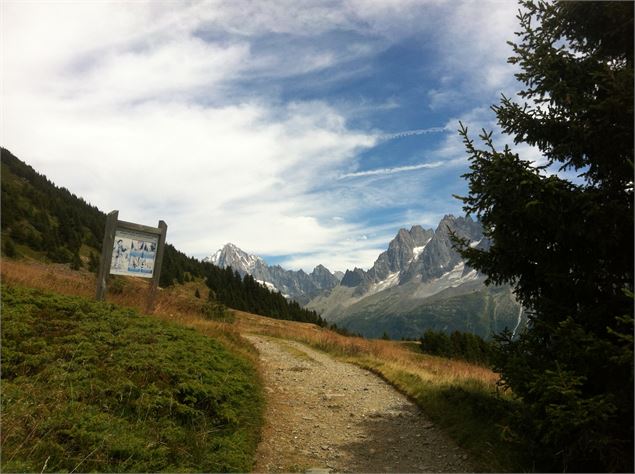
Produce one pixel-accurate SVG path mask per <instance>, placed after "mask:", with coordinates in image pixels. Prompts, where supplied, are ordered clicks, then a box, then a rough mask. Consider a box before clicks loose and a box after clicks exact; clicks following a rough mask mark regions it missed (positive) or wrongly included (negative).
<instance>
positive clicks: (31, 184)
mask: <svg viewBox="0 0 635 474" xmlns="http://www.w3.org/2000/svg"><path fill="white" fill-rule="evenodd" d="M0 154H1V159H2V213H1V216H2V220H1V229H2V253H3V255H5V256H7V257H11V258H20V257H29V258H34V259H37V260H42V261H46V262H54V263H67V264H69V265H70V266H71V268H74V269H76V270H77V269H80V268H82V267H87V268H88V269H89V270H91V271H93V272H94V271H96V270H97V266H98V262H99V257H98V255H99V252H100V249H101V242H102V240H103V235H104V227H105V223H106V215H105V213H104V212H102V211H100V210H99V209H98V208H97V207H96V206H93V205H91V204H89V203H88V202H86V201H85V200H84V199H83V198H81V197H78V196H76V195H75V194H73V193H71V192H70V191H69V190H68V189H66V188H63V187H58V186H56V185H55V184H54V183H52V182H51V181H50V180H49V179H48V178H47V177H46V176H44V175H42V174H40V173H38V172H37V171H35V170H34V169H33V168H32V167H31V166H29V165H28V164H26V163H24V162H23V161H21V160H20V159H18V158H17V157H16V156H15V155H13V154H12V153H11V152H10V151H9V150H7V149H6V148H1V149H0ZM194 278H202V279H205V281H206V284H207V285H208V286H209V287H210V289H211V290H212V295H213V296H214V297H215V299H216V301H218V302H219V303H221V304H223V305H226V306H229V307H231V308H234V309H238V310H242V311H248V312H253V313H257V314H261V315H263V316H269V317H273V318H278V319H286V320H296V321H303V322H310V323H315V324H319V325H321V326H323V325H324V324H325V323H324V321H323V320H322V318H320V317H319V316H318V315H317V313H315V312H314V311H309V310H306V309H304V308H302V307H301V306H300V305H299V304H298V303H297V302H295V301H292V300H287V299H286V298H285V297H284V296H282V295H281V294H280V293H278V292H272V291H270V290H269V289H267V288H265V287H264V286H262V285H260V284H258V283H257V282H256V281H255V280H254V279H253V277H251V276H250V275H246V276H245V277H244V278H242V277H241V276H240V275H239V274H238V273H237V272H234V271H233V270H232V269H231V268H226V269H221V268H218V267H216V266H215V265H213V264H211V263H207V262H201V261H200V260H197V259H196V258H193V257H188V256H187V255H185V254H184V253H183V252H181V251H179V250H177V249H176V248H175V247H174V246H173V245H171V244H167V245H166V246H165V253H164V256H163V265H162V268H161V276H160V280H159V284H160V285H161V286H162V287H164V288H165V287H168V286H171V285H174V284H183V283H185V282H188V281H191V280H192V279H194Z"/></svg>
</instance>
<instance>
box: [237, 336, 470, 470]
mask: <svg viewBox="0 0 635 474" xmlns="http://www.w3.org/2000/svg"><path fill="white" fill-rule="evenodd" d="M246 337H247V338H248V339H249V340H250V341H251V342H252V343H253V344H254V345H255V346H256V348H257V349H258V351H259V353H260V360H261V364H262V371H263V378H264V383H265V391H266V396H267V408H266V411H265V426H264V428H263V439H262V441H261V443H260V445H259V446H258V452H257V455H256V466H255V469H254V470H255V472H316V473H317V472H470V471H473V467H472V464H471V463H470V461H469V457H468V456H467V455H466V454H465V452H463V451H462V450H460V449H459V448H458V447H457V446H456V445H455V444H454V443H453V442H452V441H451V440H450V439H449V438H448V437H447V436H445V435H444V434H443V433H441V432H440V431H439V430H437V429H436V428H435V427H434V425H433V424H432V423H431V422H430V421H429V420H428V419H427V418H426V417H425V415H424V414H423V413H422V412H421V410H420V409H419V408H418V407H417V406H416V405H414V404H413V403H412V402H411V401H410V400H408V398H406V397H405V396H404V395H402V394H401V393H399V392H398V391H397V390H395V389H394V388H393V387H391V386H390V385H389V384H387V383H386V382H384V381H383V380H382V379H381V378H379V377H378V376H376V375H374V374H372V373H371V372H368V371H366V370H364V369H361V368H359V367H357V366H354V365H352V364H348V363H344V362H339V361H336V360H334V359H333V358H331V357H330V356H328V355H326V354H324V353H322V352H319V351H316V350H314V349H311V348H310V347H308V346H306V345H304V344H301V343H298V342H295V341H288V340H282V339H273V338H270V337H262V336H255V335H248V336H246Z"/></svg>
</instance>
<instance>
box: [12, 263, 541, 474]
mask: <svg viewBox="0 0 635 474" xmlns="http://www.w3.org/2000/svg"><path fill="white" fill-rule="evenodd" d="M0 270H1V272H2V281H3V282H4V284H5V285H9V286H11V287H25V286H28V287H31V288H36V289H38V290H37V291H36V293H35V294H36V295H40V294H50V292H55V293H63V294H67V295H83V296H84V297H87V298H92V294H93V281H94V277H93V276H92V275H91V274H90V273H88V272H87V271H86V270H79V271H78V270H72V269H70V268H69V267H68V266H67V265H62V264H42V263H38V262H33V261H26V260H22V261H15V260H4V261H3V265H2V267H1V268H0ZM200 283H201V282H200V281H198V282H197V281H192V282H186V283H185V284H184V285H173V286H171V287H169V288H166V289H164V290H162V291H160V292H159V293H158V295H157V303H156V311H155V314H154V315H153V317H152V319H153V320H162V321H166V322H169V323H170V325H174V324H178V325H180V326H185V327H188V328H193V329H195V330H196V332H197V333H200V334H203V335H205V336H208V337H210V338H212V339H213V340H214V341H217V342H220V343H221V344H222V345H223V347H225V348H227V350H228V351H229V352H230V353H231V354H233V355H234V356H235V355H237V356H238V357H239V358H240V359H242V360H247V361H252V363H254V364H255V363H257V361H256V360H255V350H254V348H253V347H251V346H250V345H249V344H248V343H246V341H245V339H244V337H243V335H249V334H259V335H264V336H267V337H274V338H277V339H282V340H283V341H284V340H291V341H298V342H302V343H304V344H308V345H310V346H312V347H314V348H316V349H319V350H320V351H321V352H323V353H327V354H329V355H330V357H335V358H337V359H340V360H342V361H346V362H352V363H355V364H357V365H359V366H361V367H363V368H366V369H370V370H372V371H374V372H377V373H378V374H380V375H381V376H382V377H383V378H384V379H385V380H387V381H389V382H390V383H391V384H393V385H395V386H397V387H399V389H400V390H401V391H403V392H404V393H406V394H408V395H409V396H410V397H412V399H413V400H415V401H416V403H417V405H418V406H419V407H420V408H421V409H422V410H424V411H425V413H426V415H427V416H429V417H430V418H431V419H432V421H433V423H434V425H435V426H437V427H439V428H440V429H441V430H442V431H443V432H444V433H445V434H446V435H448V436H450V437H451V438H452V439H453V442H456V443H457V444H458V445H459V446H460V447H461V448H462V449H465V450H467V452H468V455H469V457H470V459H471V460H472V461H473V462H474V463H475V465H476V466H477V467H476V469H477V470H478V471H494V472H504V471H523V470H526V469H529V468H530V467H531V465H530V464H529V463H528V462H529V461H527V460H523V459H522V454H523V445H522V444H518V445H516V444H515V443H511V442H510V441H509V440H506V439H503V438H501V430H500V426H506V425H507V424H508V416H509V413H510V410H513V406H514V402H513V400H512V399H511V398H510V397H509V396H508V395H509V394H504V393H498V392H497V391H496V380H497V376H496V374H495V373H493V372H492V371H491V370H490V369H488V368H487V367H484V366H481V365H474V364H469V363H466V362H464V361H461V360H451V359H447V358H442V357H434V356H429V355H427V354H424V353H423V352H422V351H421V350H420V349H419V346H418V344H416V343H412V342H410V343H399V342H396V341H385V340H367V339H363V338H359V337H345V336H343V335H341V334H337V333H335V332H333V331H331V330H329V329H327V328H322V327H319V326H316V325H314V324H309V323H302V322H295V321H283V320H278V319H272V318H267V317H262V316H258V315H255V314H250V313H245V312H242V311H231V312H230V313H231V315H232V316H233V317H232V318H223V319H222V320H220V321H219V320H216V319H214V318H210V317H209V316H208V315H207V314H206V312H205V311H204V306H205V302H206V299H207V298H206V297H207V295H206V290H205V289H204V288H201V287H200V286H199V285H200ZM140 285H143V282H140V281H139V279H132V280H125V281H124V285H123V286H121V287H120V289H119V291H118V292H117V293H115V294H113V295H112V297H111V303H109V304H105V305H97V304H96V303H92V302H90V301H88V300H82V301H86V302H87V303H86V306H87V307H90V306H91V305H97V306H99V307H103V308H107V309H108V311H115V312H119V311H121V313H122V314H124V315H132V314H134V311H132V310H131V309H123V308H135V309H136V310H139V309H141V308H142V307H143V302H142V301H140V300H139V298H138V291H139V290H140V288H141V286H140ZM196 289H200V293H201V298H197V297H196V296H195V295H194V293H195V290H196ZM28 291H31V290H28ZM60 298H61V297H60V296H53V295H50V298H49V297H48V296H47V299H48V300H49V301H50V300H53V301H56V300H57V299H60ZM61 299H62V300H63V299H64V298H61ZM74 301H75V300H74ZM82 304H84V303H82ZM114 305H116V306H114ZM42 306H43V305H42ZM80 307H81V306H80ZM34 309H36V310H37V308H34ZM72 314H73V310H72V309H70V308H69V311H68V315H72ZM136 317H137V316H135V318H136ZM143 319H144V320H146V321H150V320H151V319H148V318H143ZM115 332H116V327H115ZM102 336H104V337H105V335H104V334H99V333H98V334H97V335H96V337H99V338H102ZM100 340H101V339H100ZM141 341H146V339H145V338H142V339H141ZM22 342H23V343H28V340H23V341H22ZM283 346H284V347H288V349H287V350H288V351H290V353H291V354H294V355H295V357H296V359H297V358H299V359H300V360H299V361H298V362H293V363H292V364H291V366H290V367H289V369H288V370H289V373H288V374H287V373H284V374H282V373H280V371H279V370H277V369H276V365H275V363H274V362H272V361H270V360H268V359H267V358H266V357H265V358H264V359H263V360H261V361H260V363H259V365H260V367H261V370H265V368H266V370H267V371H269V372H271V371H273V374H274V377H275V379H276V381H277V380H279V377H280V376H282V375H284V377H285V380H288V381H289V383H292V384H299V385H298V386H297V387H292V386H287V385H286V384H285V385H284V386H283V385H281V384H280V382H279V381H277V382H276V384H275V385H274V386H272V387H269V388H268V389H266V390H265V395H266V397H267V399H268V405H267V406H268V407H269V406H270V403H278V402H275V401H274V402H272V400H271V399H272V397H274V394H273V392H272V390H274V391H275V392H276V393H277V392H279V394H280V395H282V396H283V398H281V399H280V398H278V399H279V400H280V405H279V406H280V407H284V409H285V410H291V409H292V410H300V412H299V413H300V414H299V415H298V418H297V419H296V418H294V419H293V420H294V421H293V423H288V424H280V422H281V413H279V412H275V411H274V413H273V414H272V415H270V416H269V415H267V416H268V419H267V420H266V423H265V427H266V426H271V424H273V425H274V426H276V427H277V428H278V431H276V432H271V431H268V429H267V428H265V429H264V431H263V439H264V441H263V442H265V443H268V444H271V443H284V442H288V441H290V440H293V439H294V436H298V430H303V429H305V428H306V427H309V428H310V427H313V428H312V429H311V430H312V431H315V427H314V425H312V424H310V423H309V422H307V419H308V418H310V417H311V416H312V415H311V411H312V410H313V406H314V405H306V406H305V405H303V404H301V403H299V402H298V400H296V399H290V398H289V393H290V391H291V390H300V391H306V390H307V387H305V386H304V385H303V384H301V383H300V382H298V381H301V380H302V378H301V377H299V376H300V375H302V376H304V375H309V374H310V372H307V374H304V369H303V368H301V366H300V365H299V364H302V362H301V361H306V360H307V359H306V356H305V355H302V352H299V351H297V350H295V349H293V348H292V347H291V346H290V345H289V344H286V343H283ZM71 347H72V346H71ZM67 349H68V348H67ZM84 349H85V348H84V347H82V348H81V350H84ZM135 351H136V349H135V348H131V351H130V353H131V354H132V355H134V354H136V352H135ZM77 353H78V354H79V352H77ZM230 357H233V356H230ZM324 357H326V355H324ZM105 362H109V361H108V360H106V361H105ZM175 362H178V361H175ZM271 364H273V366H269V365H271ZM106 365H107V364H106ZM263 365H264V366H266V367H263ZM146 367H150V366H146ZM278 368H279V367H278ZM160 373H161V372H160V371H159V372H156V371H155V372H148V374H149V375H151V376H152V377H154V375H156V374H160ZM232 377H233V375H232V373H230V372H226V373H225V375H224V380H231V379H232ZM73 380H74V379H73ZM42 382H44V381H42ZM252 383H253V386H254V387H258V386H260V380H259V379H254V380H253V382H252ZM312 383H317V381H316V380H314V381H312ZM3 384H4V381H3ZM344 387H346V385H345V384H339V385H338V390H343V389H344ZM364 388H365V387H362V388H361V390H362V392H363V393H365V394H367V395H368V396H370V397H371V398H370V400H372V399H373V396H374V395H373V394H374V392H368V391H366V390H364ZM324 390H325V389H324V387H318V388H317V391H315V390H314V391H313V392H315V393H313V394H312V396H314V397H315V400H316V403H320V404H323V405H324V408H325V409H327V410H328V411H329V412H330V413H331V414H332V415H333V416H330V417H326V418H324V424H325V426H324V430H327V431H322V432H328V430H329V429H335V428H333V427H334V426H339V425H338V423H339V422H341V421H343V420H338V419H337V418H336V416H337V415H338V413H339V411H338V410H340V409H341V408H338V407H340V406H341V404H338V403H337V401H335V402H334V401H333V398H329V397H328V396H327V395H329V393H330V392H327V393H324ZM309 391H311V390H309ZM66 393H68V392H66ZM9 401H10V399H7V398H6V397H5V398H3V403H4V405H3V408H2V410H3V416H5V415H4V414H5V413H8V411H10V410H9V409H8V408H7V407H8V405H7V403H8V402H9ZM311 403H313V402H311ZM275 406H278V405H275ZM275 406H274V407H275ZM294 407H295V408H294ZM5 410H7V411H5ZM296 412H297V411H296ZM256 413H257V412H254V414H256ZM343 414H344V415H345V418H346V419H347V420H348V421H346V424H345V425H342V426H344V427H346V426H351V427H352V422H353V420H352V417H351V416H350V414H348V413H343ZM362 414H363V413H360V415H362ZM285 417H286V415H285ZM391 417H392V415H391V414H390V413H387V414H386V415H381V416H377V414H372V416H370V414H369V416H367V417H361V416H360V417H359V418H358V419H357V421H356V423H361V426H360V427H365V426H367V427H371V426H373V427H374V428H373V429H372V430H371V432H370V433H369V435H370V436H372V437H378V445H379V446H381V445H382V440H383V439H384V438H391V437H395V436H397V437H401V436H409V433H410V431H408V430H409V428H408V427H405V428H401V429H403V430H405V431H404V432H403V433H396V432H394V431H393V432H390V433H388V432H386V429H387V426H389V425H386V424H385V423H386V422H388V421H389V420H390V419H391ZM4 419H5V420H6V419H7V418H6V416H5V418H4ZM285 419H286V418H285ZM407 419H408V418H404V420H407ZM365 420H366V421H365ZM394 421H395V423H396V424H400V423H401V422H399V421H398V420H394ZM402 421H403V420H402ZM307 423H309V424H307ZM368 423H372V425H368ZM3 426H4V425H3ZM426 426H429V425H426ZM329 427H332V428H329ZM255 429H256V428H254V430H255ZM346 429H349V428H346ZM432 432H436V430H431V429H430V428H429V427H426V428H425V432H424V433H432ZM273 433H275V435H274V434H273ZM49 434H50V433H49ZM340 434H341V433H340ZM426 436H427V435H426ZM282 438H284V440H287V441H284V440H283V439H282ZM397 439H399V438H397ZM318 442H319V441H318V439H317V438H315V439H314V443H318ZM367 442H373V441H372V440H371V441H369V440H368V438H363V439H362V438H360V442H359V452H360V453H362V452H363V453H368V451H367V450H366V451H364V450H365V449H366V448H367V447H368V446H373V445H372V444H367ZM424 442H429V441H426V440H425V438H416V439H415V440H413V443H412V446H416V445H417V444H418V443H424ZM435 443H436V442H435ZM323 444H324V443H321V444H320V445H317V447H316V445H315V444H314V445H312V449H318V450H322V448H321V445H323ZM291 446H294V447H295V446H296V444H294V443H292V444H291ZM444 446H446V444H445V443H442V444H439V445H438V446H437V444H434V445H432V446H430V449H431V451H430V452H433V453H434V454H435V455H440V453H443V452H446V453H447V451H446V447H444ZM339 449H348V448H346V447H345V446H342V447H341V448H339ZM373 449H377V448H373ZM320 452H321V451H320ZM295 454H298V453H297V452H295ZM295 454H294V451H293V450H291V451H289V452H287V453H285V460H283V459H280V461H281V462H286V460H289V459H290V458H293V456H294V455H295ZM326 454H329V455H336V454H338V453H337V452H336V451H329V452H328V453H326V452H325V453H324V455H326ZM450 454H451V455H452V456H453V455H454V454H456V452H455V451H453V452H451V453H450ZM316 459H317V458H316ZM441 462H443V461H441ZM278 465H280V464H278ZM422 465H424V464H422ZM288 466H289V469H291V468H293V469H298V466H295V467H294V465H293V464H289V465H288ZM73 467H74V466H73ZM305 467H306V468H309V467H312V466H305ZM40 469H41V467H40Z"/></svg>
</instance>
